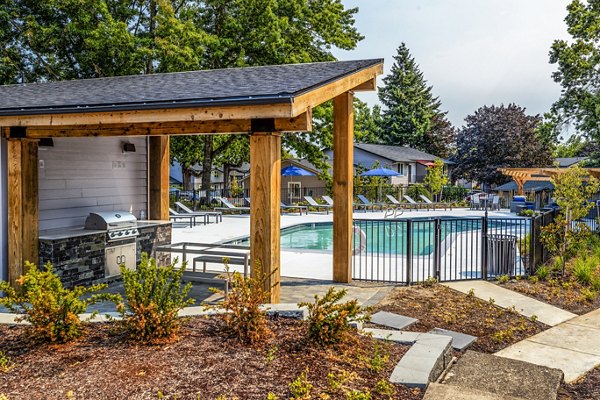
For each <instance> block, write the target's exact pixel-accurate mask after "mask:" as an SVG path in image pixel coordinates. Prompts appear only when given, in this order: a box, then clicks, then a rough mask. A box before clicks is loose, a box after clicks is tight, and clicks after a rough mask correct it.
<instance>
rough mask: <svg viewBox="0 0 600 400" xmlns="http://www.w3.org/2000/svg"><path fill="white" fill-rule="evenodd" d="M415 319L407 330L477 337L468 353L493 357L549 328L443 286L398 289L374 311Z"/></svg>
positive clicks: (488, 302)
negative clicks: (492, 354)
mask: <svg viewBox="0 0 600 400" xmlns="http://www.w3.org/2000/svg"><path fill="white" fill-rule="evenodd" d="M375 308H376V309H377V310H383V311H389V312H394V313H397V314H401V315H406V316H409V317H413V318H417V319H418V320H419V322H417V323H416V324H415V325H413V326H412V327H411V328H410V329H409V330H412V331H418V332H428V331H430V330H431V329H433V328H444V329H450V330H452V331H456V332H461V333H466V334H469V335H473V336H476V337H477V340H476V341H475V343H473V344H472V345H471V346H470V349H471V350H475V351H480V352H484V353H494V352H496V351H499V350H501V349H503V348H505V347H508V346H510V345H511V344H513V343H516V342H518V341H520V340H522V339H525V338H527V337H529V336H532V335H535V334H536V333H539V332H541V331H543V330H546V329H548V328H549V327H548V326H547V325H545V324H542V323H541V322H538V321H532V320H530V319H529V318H526V317H523V316H521V315H520V314H518V313H516V312H514V311H509V310H506V309H503V308H501V307H498V306H496V305H494V304H492V302H490V301H483V300H481V299H478V298H476V297H474V296H469V295H466V294H464V293H461V292H458V291H456V290H453V289H450V288H448V287H446V286H443V285H438V284H435V285H432V286H411V287H398V288H395V289H394V290H392V291H391V292H390V293H389V294H388V295H387V296H386V298H385V299H383V300H382V301H381V302H380V303H379V304H378V305H377V306H376V307H375Z"/></svg>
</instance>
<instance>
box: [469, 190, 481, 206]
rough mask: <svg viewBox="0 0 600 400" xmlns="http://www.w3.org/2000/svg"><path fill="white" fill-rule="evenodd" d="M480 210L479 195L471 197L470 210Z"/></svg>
mask: <svg viewBox="0 0 600 400" xmlns="http://www.w3.org/2000/svg"><path fill="white" fill-rule="evenodd" d="M480 208H481V199H480V198H479V193H475V194H472V195H471V210H479V209H480Z"/></svg>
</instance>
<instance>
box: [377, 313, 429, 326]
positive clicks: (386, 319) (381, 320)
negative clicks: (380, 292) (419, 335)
mask: <svg viewBox="0 0 600 400" xmlns="http://www.w3.org/2000/svg"><path fill="white" fill-rule="evenodd" d="M417 321H418V319H415V318H411V317H405V316H404V315H400V314H394V313H391V312H387V311H379V312H376V313H375V314H373V315H371V323H373V324H377V325H383V326H387V327H389V328H395V329H398V330H402V329H406V328H408V327H410V326H411V325H413V324H415V323H416V322H417Z"/></svg>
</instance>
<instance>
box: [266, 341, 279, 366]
mask: <svg viewBox="0 0 600 400" xmlns="http://www.w3.org/2000/svg"><path fill="white" fill-rule="evenodd" d="M278 351H279V347H277V346H272V347H270V348H269V350H268V351H267V356H266V359H267V365H268V364H271V363H272V362H273V360H275V356H276V355H277V352H278Z"/></svg>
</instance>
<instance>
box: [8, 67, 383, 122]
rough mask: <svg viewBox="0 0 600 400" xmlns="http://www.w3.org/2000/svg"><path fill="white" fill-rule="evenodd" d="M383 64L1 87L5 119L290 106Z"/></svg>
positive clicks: (236, 70)
mask: <svg viewBox="0 0 600 400" xmlns="http://www.w3.org/2000/svg"><path fill="white" fill-rule="evenodd" d="M382 62H383V60H381V59H373V60H357V61H335V62H323V63H310V64H288V65H272V66H264V67H246V68H230V69H218V70H203V71H190V72H178V73H164V74H152V75H132V76H118V77H110V78H98V79H83V80H71V81H60V82H45V83H32V84H21V85H5V86H0V115H27V114H36V113H45V114H46V113H61V112H80V111H85V112H91V111H110V110H126V109H132V108H135V109H141V108H147V109H151V108H175V107H184V106H185V107H194V106H198V107H199V106H210V105H257V104H275V103H290V102H292V101H293V99H294V97H295V96H298V95H301V94H303V93H305V92H308V91H310V90H312V89H315V88H318V87H320V86H323V85H325V84H327V83H329V82H332V81H335V80H337V79H340V78H342V77H344V76H347V75H351V74H353V73H356V72H358V71H360V70H363V69H365V68H368V67H371V66H374V65H377V64H379V63H382Z"/></svg>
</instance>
